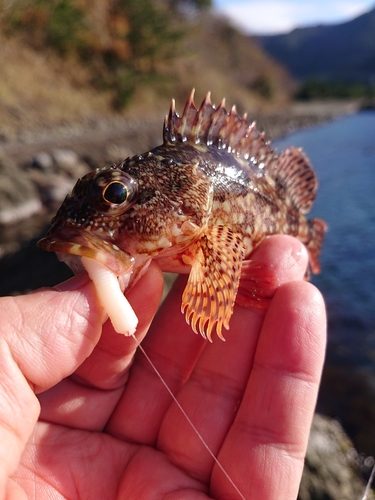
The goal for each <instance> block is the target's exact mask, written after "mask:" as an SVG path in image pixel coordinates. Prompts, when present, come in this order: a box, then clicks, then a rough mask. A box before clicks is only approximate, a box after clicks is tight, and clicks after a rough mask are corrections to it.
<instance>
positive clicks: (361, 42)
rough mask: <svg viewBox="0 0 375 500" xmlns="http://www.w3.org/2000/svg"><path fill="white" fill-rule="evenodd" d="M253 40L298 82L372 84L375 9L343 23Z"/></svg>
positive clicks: (374, 59) (374, 52) (373, 75)
mask: <svg viewBox="0 0 375 500" xmlns="http://www.w3.org/2000/svg"><path fill="white" fill-rule="evenodd" d="M256 39H257V41H258V43H259V44H260V45H261V47H262V48H263V49H264V50H265V51H266V52H268V54H270V55H271V56H272V57H273V58H274V59H275V60H276V61H278V62H279V63H281V64H282V65H284V66H285V67H286V68H287V69H288V70H289V72H290V73H291V74H292V76H294V77H295V78H296V79H297V80H299V81H306V80H312V79H314V80H330V81H345V82H350V83H353V82H363V83H374V82H375V8H374V9H372V10H371V11H369V12H367V13H365V14H363V15H361V16H359V17H357V18H355V19H353V20H351V21H348V22H345V23H342V24H336V25H319V26H314V27H309V28H297V29H295V30H293V31H292V32H290V33H288V34H283V35H272V36H259V37H256Z"/></svg>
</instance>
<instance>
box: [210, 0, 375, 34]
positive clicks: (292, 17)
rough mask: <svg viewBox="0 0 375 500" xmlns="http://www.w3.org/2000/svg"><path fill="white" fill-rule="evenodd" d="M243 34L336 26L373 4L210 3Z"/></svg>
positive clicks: (308, 0) (307, 0)
mask: <svg viewBox="0 0 375 500" xmlns="http://www.w3.org/2000/svg"><path fill="white" fill-rule="evenodd" d="M213 3H214V6H215V7H216V9H217V10H219V11H220V12H223V13H224V14H226V15H227V16H228V17H230V18H231V19H232V21H233V22H234V23H235V24H236V25H237V26H239V27H241V28H242V29H243V30H244V31H246V32H247V33H254V34H275V33H286V32H288V31H291V30H292V29H293V28H295V27H297V26H298V27H301V26H311V25H314V24H333V23H340V22H344V21H347V20H349V19H352V18H354V17H357V16H358V15H360V14H363V13H364V12H367V11H368V10H370V9H371V8H373V7H375V0H213Z"/></svg>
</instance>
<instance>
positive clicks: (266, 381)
mask: <svg viewBox="0 0 375 500" xmlns="http://www.w3.org/2000/svg"><path fill="white" fill-rule="evenodd" d="M252 258H253V259H254V260H255V261H257V262H258V263H259V265H260V268H264V276H265V277H266V276H267V275H269V273H270V272H272V273H273V276H274V279H276V280H277V282H278V283H279V284H280V286H279V287H278V288H277V290H276V292H275V294H274V297H273V298H272V300H271V302H270V305H269V307H268V309H245V308H241V307H236V309H235V312H234V315H233V317H232V319H231V331H229V332H227V331H225V332H224V334H225V337H226V339H227V341H226V342H222V341H220V340H219V339H217V338H214V341H213V343H212V344H210V343H208V342H207V341H204V340H203V339H202V338H200V337H199V336H198V335H195V334H193V333H192V332H191V331H190V330H189V327H188V326H187V325H186V323H185V320H184V317H183V315H182V314H181V313H180V312H179V310H180V305H181V293H182V289H183V286H184V281H185V279H186V277H180V278H179V279H178V280H177V282H176V284H175V286H174V287H173V289H172V291H171V293H170V294H169V296H168V298H167V299H166V301H165V302H164V304H163V306H162V308H161V309H160V310H159V312H158V313H157V314H156V316H155V318H154V315H155V313H156V310H157V307H158V303H159V299H160V295H161V292H162V275H161V273H160V270H159V268H158V267H157V266H156V265H152V266H151V267H150V269H149V271H148V272H147V274H146V275H145V276H144V277H143V278H142V279H141V280H140V281H139V282H138V284H137V285H136V286H135V287H134V288H133V289H132V290H131V292H130V293H129V295H128V298H129V300H130V302H131V304H132V305H133V307H134V309H135V311H136V313H137V314H138V316H139V318H140V324H139V328H138V330H137V334H136V335H137V338H138V339H139V340H140V339H142V338H144V337H145V335H146V333H147V332H148V334H147V337H146V338H145V340H144V342H143V344H142V345H143V346H144V348H145V350H146V351H147V353H148V355H149V356H150V357H151V358H152V360H153V362H154V363H155V365H156V366H157V368H158V369H159V370H160V372H161V374H162V376H163V377H164V379H165V380H166V382H167V384H168V385H169V387H170V388H171V389H172V391H173V392H174V393H175V394H176V395H177V397H178V400H179V401H180V403H181V404H182V406H183V408H184V409H185V411H186V412H187V413H188V414H189V416H190V418H191V420H192V421H193V422H194V424H195V425H196V426H197V427H198V429H199V432H200V433H201V434H202V436H203V437H204V439H205V440H206V442H207V443H208V445H209V446H210V448H211V449H212V450H213V452H214V453H215V455H217V456H218V457H219V460H220V462H221V464H222V465H223V467H224V468H225V470H226V471H227V472H228V474H229V475H230V476H231V477H232V479H233V481H234V482H235V484H236V485H237V486H238V488H239V489H240V491H241V492H242V494H243V496H244V497H245V498H246V499H247V500H250V499H254V500H255V499H256V500H259V498H266V499H267V500H273V499H275V500H276V499H277V500H284V499H285V500H287V499H288V500H295V499H296V497H297V492H298V486H299V482H300V478H301V473H302V468H303V459H304V455H305V451H306V446H307V439H308V434H309V429H310V425H311V419H312V416H313V411H314V407H315V402H316V396H317V391H318V386H319V381H320V375H321V370H322V364H323V358H324V350H325V325H326V320H325V310H324V303H323V300H322V297H321V295H320V293H319V292H318V291H317V290H316V288H315V287H314V286H313V285H311V284H310V283H308V282H305V281H303V280H302V278H303V275H304V272H305V268H306V263H307V255H306V251H305V250H304V247H303V246H302V245H301V243H299V242H298V241H297V240H295V239H293V238H291V237H288V236H273V237H271V238H268V239H266V240H265V241H264V242H263V243H262V244H261V245H260V246H259V247H258V249H257V250H256V251H255V252H254V254H253V256H252ZM259 278H261V277H259ZM0 317H1V318H2V321H1V325H0V330H1V336H0V463H1V465H0V498H5V499H7V500H10V499H12V500H13V499H17V500H22V499H26V498H28V499H38V500H42V499H47V498H48V499H69V500H72V499H84V498H106V499H120V498H121V499H139V498H142V499H144V500H148V499H155V500H156V499H163V500H175V499H176V500H177V499H179V500H192V499H194V500H198V499H199V500H200V499H206V498H215V499H218V500H219V499H222V500H224V499H226V500H228V499H237V498H240V497H239V496H238V494H237V493H236V492H235V491H234V489H233V487H232V486H231V485H230V484H229V482H228V480H227V479H226V478H225V477H224V475H223V473H222V472H221V471H220V469H219V468H218V467H217V466H216V465H215V463H214V461H213V459H212V458H211V456H210V455H209V454H208V453H207V451H206V450H205V449H204V448H203V446H202V444H201V442H200V441H199V440H198V439H197V437H196V435H195V433H194V432H193V431H192V429H191V428H190V426H189V425H188V423H187V422H186V419H185V418H184V416H183V415H182V414H181V412H180V411H179V410H178V408H177V407H176V405H175V404H174V403H173V402H172V400H171V397H170V395H169V394H168V393H167V391H166V390H165V388H164V387H163V386H162V384H161V382H160V380H159V379H158V378H157V377H156V375H155V374H154V372H153V371H152V369H151V368H150V365H149V364H148V362H147V361H146V359H145V357H144V356H143V355H142V353H140V352H137V354H136V355H135V357H134V354H135V342H134V340H133V339H132V338H125V337H123V336H121V335H118V334H117V333H115V332H114V331H113V328H112V326H111V325H110V323H109V322H105V323H104V325H103V327H102V326H101V325H102V323H103V321H105V315H104V313H103V311H102V309H101V307H100V305H99V304H98V303H97V299H96V296H95V292H94V288H93V285H92V283H91V282H90V281H89V279H88V278H87V276H86V275H81V276H77V277H75V278H73V279H72V280H69V281H68V282H65V283H63V284H61V285H59V286H57V287H55V288H53V289H43V290H39V291H36V292H33V293H31V294H29V295H25V296H20V297H6V298H2V299H0ZM153 318H154V320H153ZM152 320H153V321H152ZM151 322H152V324H151ZM150 324H151V326H150ZM35 394H37V396H36V395H35Z"/></svg>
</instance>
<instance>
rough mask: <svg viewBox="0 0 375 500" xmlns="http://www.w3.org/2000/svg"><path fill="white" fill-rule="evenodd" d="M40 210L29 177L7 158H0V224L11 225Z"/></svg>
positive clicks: (36, 195)
mask: <svg viewBox="0 0 375 500" xmlns="http://www.w3.org/2000/svg"><path fill="white" fill-rule="evenodd" d="M41 209H42V203H41V202H40V199H39V196H38V192H37V190H36V189H35V186H34V185H33V183H32V181H31V180H30V178H29V176H28V175H27V174H26V173H25V172H23V171H22V170H21V169H20V168H19V167H18V166H17V164H16V163H14V162H13V161H12V160H10V159H9V158H6V157H5V156H3V157H0V224H13V223H14V222H16V221H18V220H20V219H24V218H27V217H30V216H31V215H33V214H35V213H36V212H38V211H40V210H41Z"/></svg>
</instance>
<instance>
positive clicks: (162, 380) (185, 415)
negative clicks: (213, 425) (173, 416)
mask: <svg viewBox="0 0 375 500" xmlns="http://www.w3.org/2000/svg"><path fill="white" fill-rule="evenodd" d="M132 337H133V339H134V341H135V343H136V344H137V346H138V348H139V349H140V350H141V351H142V353H143V355H144V357H145V358H146V359H147V361H148V362H149V363H150V366H151V368H152V369H153V370H154V372H155V373H156V375H157V376H158V378H159V379H160V381H161V383H162V384H163V386H164V387H165V389H166V390H167V392H168V393H169V394H170V396H171V398H172V399H173V401H174V402H175V403H176V405H177V407H178V409H179V410H180V412H181V413H182V414H183V416H184V417H185V418H186V420H187V422H188V424H189V425H190V427H191V428H192V429H193V431H194V432H195V434H196V435H197V437H198V439H199V440H200V442H201V443H202V444H203V446H204V447H205V448H206V450H207V451H208V453H209V454H210V455H211V457H212V458H213V459H214V461H215V463H216V465H217V466H218V467H219V469H220V470H221V471H222V473H223V474H224V476H225V477H226V478H227V479H228V481H229V482H230V484H231V485H232V486H233V488H234V489H235V490H236V492H237V493H238V495H239V496H240V498H241V500H246V498H245V497H244V495H243V494H242V493H241V491H240V490H239V489H238V487H237V486H236V484H235V483H234V481H233V479H232V478H231V477H230V475H229V474H228V472H227V471H226V470H225V469H224V467H223V466H222V465H221V463H220V462H219V460H218V459H217V458H216V456H215V454H214V452H213V451H212V450H211V448H210V447H209V446H208V444H207V443H206V441H205V440H204V439H203V437H202V436H201V434H200V433H199V431H198V429H197V428H196V427H195V425H194V424H193V422H192V421H191V419H190V417H189V415H188V414H187V413H186V411H185V410H184V409H183V407H182V406H181V405H180V403H179V402H178V401H177V398H176V396H175V395H174V394H173V392H172V391H171V389H170V388H169V387H168V384H167V383H166V382H165V380H164V379H163V377H162V375H161V373H160V372H159V370H158V369H157V368H156V366H155V365H154V363H153V362H152V361H151V358H150V357H149V356H148V354H147V353H146V351H145V350H144V349H143V347H142V346H141V344H140V343H139V342H138V340H137V339H136V337H135V335H134V334H133V335H132Z"/></svg>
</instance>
